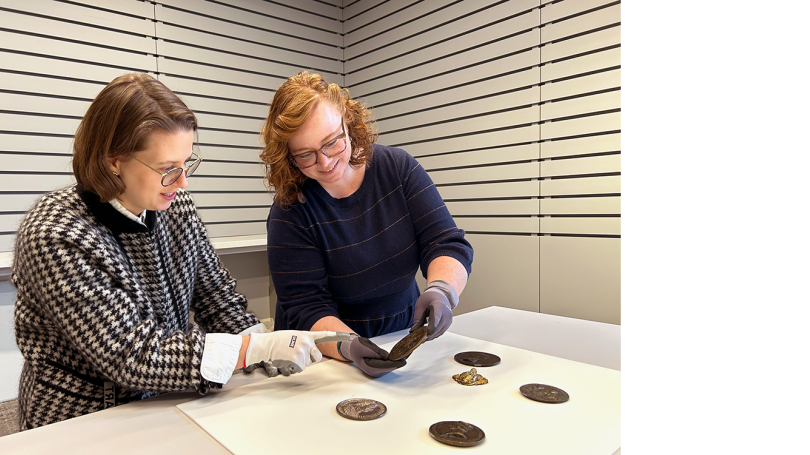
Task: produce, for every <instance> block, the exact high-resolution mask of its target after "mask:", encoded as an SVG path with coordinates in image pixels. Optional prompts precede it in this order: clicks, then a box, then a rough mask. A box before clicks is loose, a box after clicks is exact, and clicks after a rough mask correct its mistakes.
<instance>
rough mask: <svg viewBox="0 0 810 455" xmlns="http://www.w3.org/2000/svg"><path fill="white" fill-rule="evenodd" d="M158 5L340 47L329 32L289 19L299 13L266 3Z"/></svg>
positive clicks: (179, 1) (180, 1)
mask: <svg viewBox="0 0 810 455" xmlns="http://www.w3.org/2000/svg"><path fill="white" fill-rule="evenodd" d="M157 3H158V4H161V5H163V6H164V7H171V8H176V9H180V10H183V11H186V12H193V13H195V14H198V15H201V16H202V15H204V16H208V17H211V18H222V19H226V20H228V21H231V22H237V23H241V24H246V25H250V26H253V27H258V28H261V29H264V30H283V31H284V34H285V35H291V36H306V37H307V38H308V39H309V40H311V41H315V42H319V43H324V44H330V45H333V46H341V45H342V39H341V36H340V33H339V32H337V31H334V32H328V31H326V30H322V29H317V28H314V27H310V26H307V25H301V24H299V23H295V22H293V21H292V20H291V19H292V15H295V16H297V15H298V13H299V12H298V11H296V10H293V9H291V8H286V7H284V6H282V5H277V4H273V3H269V2H262V1H251V2H237V3H238V4H243V5H245V6H246V7H247V9H238V8H234V7H232V6H229V5H225V4H219V3H213V2H207V1H204V0H159V1H158V2H157ZM229 3H231V4H234V0H232V1H230V2H229ZM165 9H170V8H165ZM156 11H157V13H158V16H157V18H158V20H160V21H162V20H163V16H162V14H163V11H159V10H156ZM291 14H292V15H291ZM316 17H317V16H313V17H312V19H313V20H316V21H318V19H316ZM285 19H286V20H285ZM299 20H300V19H299ZM320 23H321V25H324V24H325V23H326V22H325V21H320ZM338 27H339V26H338ZM214 30H218V29H214Z"/></svg>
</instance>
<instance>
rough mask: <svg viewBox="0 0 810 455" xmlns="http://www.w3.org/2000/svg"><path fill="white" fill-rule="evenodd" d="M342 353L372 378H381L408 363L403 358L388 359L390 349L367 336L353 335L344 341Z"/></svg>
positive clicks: (341, 347)
mask: <svg viewBox="0 0 810 455" xmlns="http://www.w3.org/2000/svg"><path fill="white" fill-rule="evenodd" d="M339 352H340V355H342V356H343V358H345V359H346V360H350V361H352V362H354V364H355V365H357V368H360V369H361V370H362V371H363V373H365V374H367V375H369V376H371V377H372V378H379V377H380V376H382V375H384V374H388V373H390V372H392V371H394V370H396V369H397V368H401V367H404V366H405V364H406V363H407V362H406V361H405V360H404V359H403V360H388V351H386V350H385V349H383V348H381V347H379V346H377V345H376V344H374V343H373V342H372V341H371V340H369V339H368V338H365V337H360V336H358V337H352V338H351V339H350V340H349V341H342V342H341V343H340V348H339Z"/></svg>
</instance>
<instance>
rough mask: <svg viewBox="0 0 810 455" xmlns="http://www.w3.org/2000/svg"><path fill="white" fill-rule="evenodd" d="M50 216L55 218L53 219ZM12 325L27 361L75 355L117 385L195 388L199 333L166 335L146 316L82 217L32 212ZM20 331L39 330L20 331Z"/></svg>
mask: <svg viewBox="0 0 810 455" xmlns="http://www.w3.org/2000/svg"><path fill="white" fill-rule="evenodd" d="M54 212H55V213H56V214H57V215H56V216H54ZM14 262H15V264H14V270H15V271H14V274H13V280H14V282H15V286H17V289H18V296H17V313H16V314H15V323H16V325H17V328H18V333H17V336H18V339H21V338H22V339H25V340H30V339H41V340H43V339H44V340H45V341H42V342H40V343H23V344H21V346H20V348H21V350H24V351H25V352H24V355H25V356H26V358H28V359H34V360H39V361H41V362H49V361H56V362H67V361H71V360H72V359H65V358H64V356H66V355H71V352H78V353H79V355H80V356H81V357H83V358H84V359H86V361H87V362H89V363H90V364H92V365H93V369H95V370H96V371H98V372H99V373H100V374H102V375H104V376H105V377H107V378H110V379H111V380H113V381H115V382H116V383H118V384H120V385H122V386H125V387H128V388H131V389H134V390H148V391H155V392H167V391H181V390H193V389H197V390H200V389H201V388H206V387H207V381H204V380H203V379H202V377H201V375H200V363H201V359H202V351H203V341H204V334H203V333H202V332H201V331H200V330H199V328H197V327H196V326H192V328H191V329H190V330H188V331H187V332H183V331H179V330H171V331H169V330H167V329H166V328H164V327H163V326H162V325H161V324H160V323H159V321H158V318H157V317H156V315H155V314H154V313H150V312H149V309H148V305H147V304H146V302H145V301H144V299H145V298H146V297H145V296H144V295H143V293H142V292H140V291H135V290H136V289H138V287H137V286H136V285H135V283H136V281H137V280H136V277H134V276H133V274H132V272H131V269H130V267H129V266H128V265H127V263H126V261H124V260H123V259H122V256H121V254H120V252H119V250H118V246H117V245H116V243H115V240H114V239H112V237H111V236H109V235H108V234H106V233H105V232H104V231H103V230H102V229H100V228H99V227H98V226H97V225H93V224H92V223H90V222H89V221H88V220H87V219H84V218H82V217H80V216H75V215H71V214H69V213H68V214H65V213H59V212H58V211H56V210H54V211H34V212H32V213H30V214H29V216H27V217H26V219H25V220H24V222H23V224H22V225H21V227H20V229H19V231H18V238H17V242H16V248H15V260H14ZM19 330H26V331H32V332H34V331H35V332H37V333H39V334H40V335H35V334H34V333H30V334H29V333H19Z"/></svg>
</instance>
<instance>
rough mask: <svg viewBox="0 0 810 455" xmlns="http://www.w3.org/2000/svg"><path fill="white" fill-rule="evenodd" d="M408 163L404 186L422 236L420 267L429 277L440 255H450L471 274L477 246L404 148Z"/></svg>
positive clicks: (414, 223)
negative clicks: (474, 247)
mask: <svg viewBox="0 0 810 455" xmlns="http://www.w3.org/2000/svg"><path fill="white" fill-rule="evenodd" d="M403 155H404V156H405V160H404V161H405V167H404V169H402V170H401V171H400V172H402V173H404V178H403V179H402V186H403V189H404V191H405V199H406V201H407V203H408V210H409V211H410V214H411V220H412V221H413V225H414V230H415V231H416V236H417V238H418V239H419V247H420V250H421V253H420V262H419V264H420V267H421V269H422V275H423V276H424V277H425V278H427V270H428V265H430V263H431V261H433V260H434V259H436V258H437V257H439V256H449V257H451V258H453V259H456V260H457V261H458V262H460V263H461V264H462V265H463V266H464V268H465V269H467V274H468V275H469V274H470V273H471V272H472V261H473V249H472V246H471V245H470V243H469V242H468V241H467V240H466V239H465V238H464V231H463V230H462V229H459V228H458V227H457V226H456V222H455V221H453V217H452V216H451V215H450V212H449V211H448V210H447V206H446V205H445V204H444V200H443V199H442V197H441V196H440V195H439V191H438V190H437V189H436V186H435V185H434V184H433V180H431V179H430V176H428V174H427V172H425V169H424V168H423V167H422V165H421V164H419V162H418V161H416V159H415V158H413V157H412V156H410V155H408V154H407V153H404V152H403Z"/></svg>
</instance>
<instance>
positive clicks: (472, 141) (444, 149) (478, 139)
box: [381, 125, 540, 157]
mask: <svg viewBox="0 0 810 455" xmlns="http://www.w3.org/2000/svg"><path fill="white" fill-rule="evenodd" d="M538 140H540V129H539V128H537V126H536V125H532V126H525V127H522V128H510V129H508V130H501V131H494V132H487V133H484V134H473V135H468V136H460V137H454V138H450V139H439V140H434V141H429V142H421V143H418V144H408V146H407V151H408V153H410V154H411V155H413V156H416V157H418V156H422V155H428V154H431V155H434V154H437V153H449V152H455V151H461V150H474V149H481V148H493V147H503V146H508V145H516V144H525V143H527V142H537V141H538ZM381 143H382V144H385V142H381ZM386 145H390V144H386Z"/></svg>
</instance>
